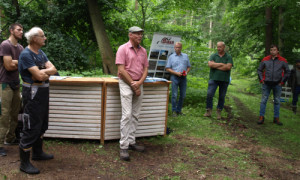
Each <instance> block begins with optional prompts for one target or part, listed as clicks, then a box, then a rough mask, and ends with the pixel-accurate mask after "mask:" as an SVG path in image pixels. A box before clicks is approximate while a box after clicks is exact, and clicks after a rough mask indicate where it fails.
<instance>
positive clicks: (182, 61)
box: [166, 53, 191, 72]
mask: <svg viewBox="0 0 300 180" xmlns="http://www.w3.org/2000/svg"><path fill="white" fill-rule="evenodd" d="M188 67H191V64H190V60H189V57H188V55H187V54H185V53H180V55H177V54H176V53H173V54H171V55H170V56H169V58H168V62H167V65H166V68H170V69H172V70H173V71H175V72H183V71H186V70H187V68H188Z"/></svg>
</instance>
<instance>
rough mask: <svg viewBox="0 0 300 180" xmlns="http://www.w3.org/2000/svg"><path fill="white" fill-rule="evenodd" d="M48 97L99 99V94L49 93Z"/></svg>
mask: <svg viewBox="0 0 300 180" xmlns="http://www.w3.org/2000/svg"><path fill="white" fill-rule="evenodd" d="M50 98H72V99H99V101H101V94H97V95H86V94H50Z"/></svg>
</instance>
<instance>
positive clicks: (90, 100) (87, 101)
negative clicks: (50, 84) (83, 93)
mask: <svg viewBox="0 0 300 180" xmlns="http://www.w3.org/2000/svg"><path fill="white" fill-rule="evenodd" d="M50 101H52V102H53V101H56V102H78V103H100V104H101V99H64V98H51V97H50Z"/></svg>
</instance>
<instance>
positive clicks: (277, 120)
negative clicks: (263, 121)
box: [273, 117, 283, 126]
mask: <svg viewBox="0 0 300 180" xmlns="http://www.w3.org/2000/svg"><path fill="white" fill-rule="evenodd" d="M273 123H275V124H277V125H279V126H282V125H283V124H282V122H279V118H275V117H274V120H273Z"/></svg>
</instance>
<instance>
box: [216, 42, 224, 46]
mask: <svg viewBox="0 0 300 180" xmlns="http://www.w3.org/2000/svg"><path fill="white" fill-rule="evenodd" d="M218 43H221V44H222V45H223V46H225V43H224V42H223V41H219V42H217V44H218Z"/></svg>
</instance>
